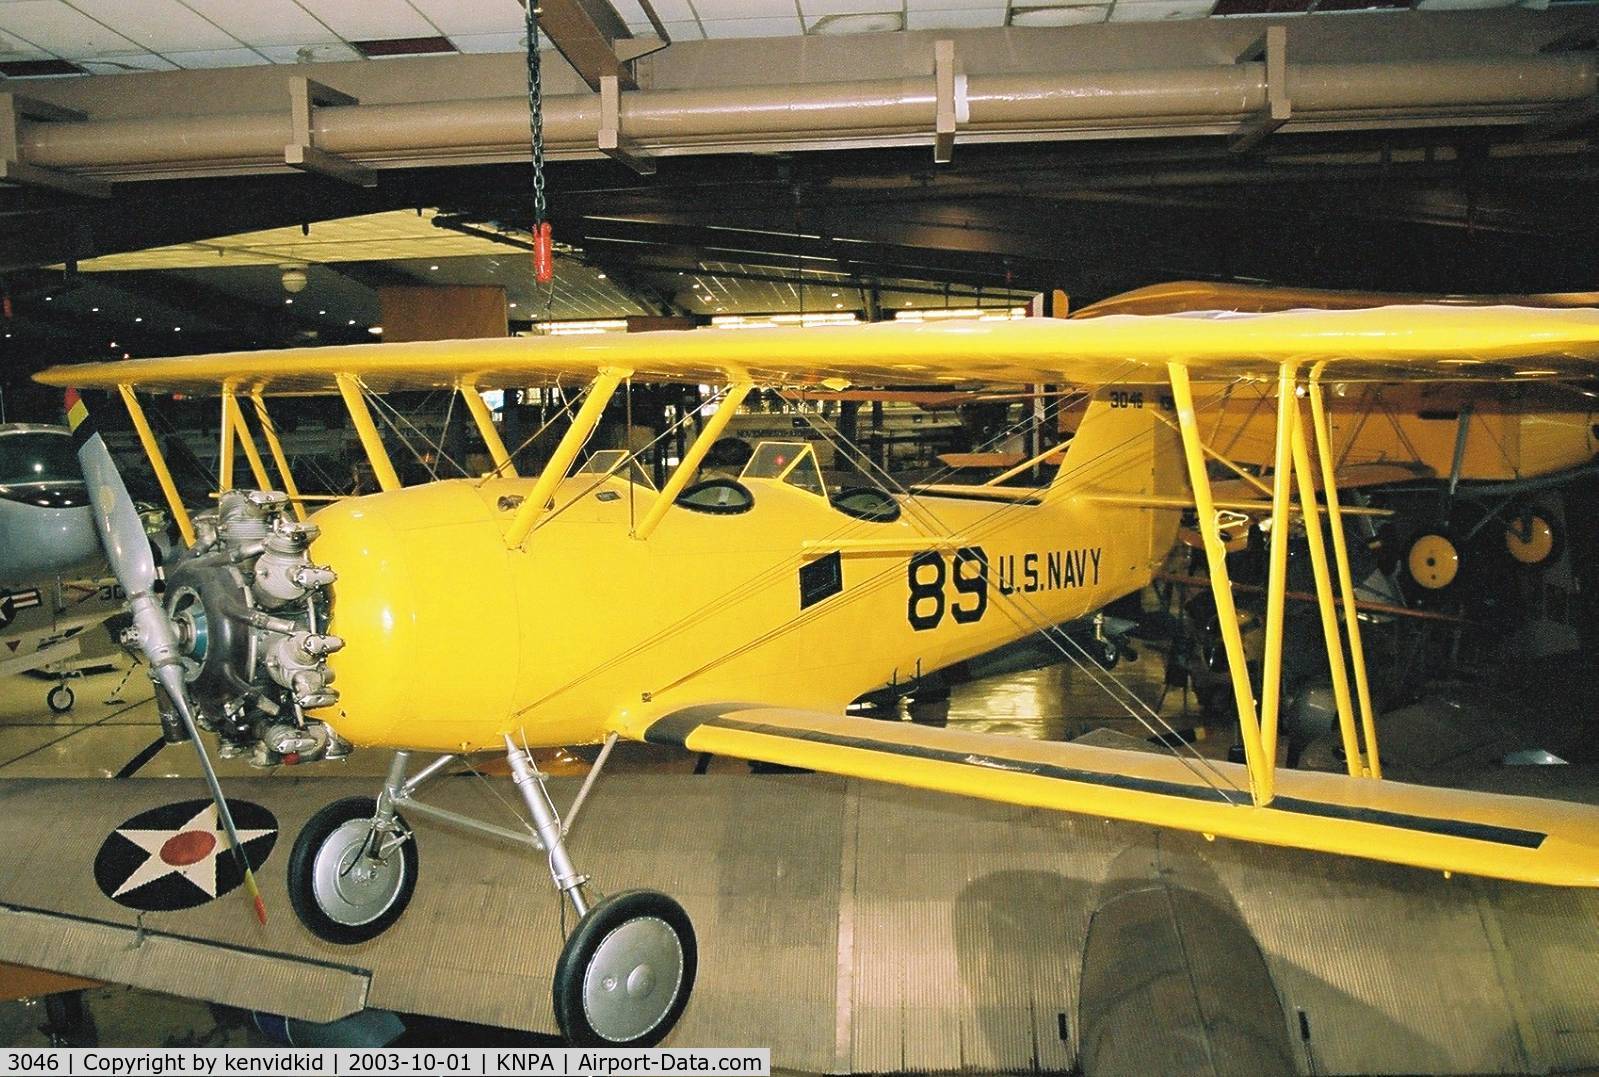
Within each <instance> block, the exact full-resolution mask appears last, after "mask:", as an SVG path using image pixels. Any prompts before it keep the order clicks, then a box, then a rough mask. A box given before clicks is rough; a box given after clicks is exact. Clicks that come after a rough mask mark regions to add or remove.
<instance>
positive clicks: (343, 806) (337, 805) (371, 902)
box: [289, 797, 417, 944]
mask: <svg viewBox="0 0 1599 1077" xmlns="http://www.w3.org/2000/svg"><path fill="white" fill-rule="evenodd" d="M376 812H377V801H375V800H373V799H372V798H371V797H347V798H346V799H344V800H338V801H335V802H333V803H332V804H329V805H328V806H327V807H325V808H323V809H322V810H321V811H319V812H317V813H316V814H315V815H313V816H311V820H310V822H308V823H306V824H305V828H304V829H303V830H301V831H300V836H299V837H298V838H296V839H295V840H294V849H293V851H292V852H290V853H289V902H290V903H291V904H292V905H293V906H294V912H295V914H296V915H297V916H299V918H300V922H301V923H302V924H304V925H305V926H306V927H307V928H308V929H309V930H310V932H311V933H312V934H313V935H316V936H317V937H319V938H323V939H326V940H327V941H328V942H337V943H342V944H349V943H355V942H365V941H366V940H367V939H371V938H376V937H377V936H378V935H381V934H382V933H383V932H384V931H385V930H387V929H388V927H389V925H391V924H393V923H394V921H396V920H398V919H399V918H400V914H401V913H403V912H404V911H405V907H406V906H407V905H409V904H410V903H411V894H412V893H413V892H414V891H415V890H416V875H417V855H416V838H415V837H414V836H412V835H411V832H410V828H409V827H408V826H406V825H405V820H403V819H401V818H400V817H399V816H398V815H396V816H395V817H394V821H395V823H396V824H397V825H398V826H399V828H400V831H401V833H403V834H404V835H405V836H406V840H405V841H404V842H402V843H401V845H400V847H399V849H397V850H395V851H393V852H391V853H390V854H389V855H388V858H387V859H385V860H374V859H373V858H371V857H369V856H367V855H366V848H367V846H368V844H369V843H370V840H371V837H372V817H373V815H374V814H376Z"/></svg>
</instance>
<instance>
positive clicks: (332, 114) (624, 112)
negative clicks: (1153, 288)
mask: <svg viewBox="0 0 1599 1077" xmlns="http://www.w3.org/2000/svg"><path fill="white" fill-rule="evenodd" d="M1595 71H1596V65H1595V61H1594V59H1593V57H1592V56H1591V55H1588V54H1563V55H1549V56H1526V57H1516V58H1509V59H1503V60H1451V61H1438V62H1431V63H1359V64H1298V65H1291V66H1290V67H1289V68H1288V72H1287V87H1288V96H1289V99H1290V100H1291V101H1292V102H1293V109H1294V118H1295V119H1296V120H1304V119H1318V120H1326V119H1336V118H1339V116H1340V114H1349V115H1350V116H1351V117H1352V118H1360V119H1364V120H1368V121H1370V120H1371V119H1372V114H1373V113H1379V112H1383V111H1389V112H1400V113H1412V112H1415V111H1417V110H1422V111H1427V110H1432V111H1437V112H1442V113H1445V114H1448V113H1449V112H1451V111H1452V110H1460V109H1483V108H1494V107H1498V108H1503V109H1506V110H1507V111H1510V112H1513V113H1515V114H1516V115H1517V116H1520V115H1522V114H1524V113H1525V111H1526V110H1527V109H1529V108H1536V107H1538V106H1554V105H1558V104H1560V103H1563V102H1569V101H1575V100H1579V99H1583V98H1586V97H1590V96H1592V95H1593V94H1594V93H1595V91H1596V74H1595ZM1265 79H1266V76H1265V65H1264V64H1259V63H1250V64H1217V65H1210V66H1204V67H1185V68H1175V69H1169V70H1165V71H1140V72H1122V71H1115V72H1090V73H1086V74H1074V75H1070V76H1045V75H1038V76H1015V75H987V76H985V75H972V76H970V78H969V79H968V81H967V89H966V103H967V107H968V108H969V118H968V119H967V120H966V121H965V122H963V124H962V126H961V131H962V132H963V133H980V132H985V131H996V132H997V131H1005V130H1007V129H1013V128H1019V127H1023V126H1025V127H1027V128H1028V129H1029V130H1030V132H1032V133H1035V134H1036V133H1037V132H1038V131H1039V130H1040V129H1045V130H1053V131H1057V132H1062V133H1069V132H1072V131H1091V130H1093V129H1095V128H1097V127H1102V126H1108V125H1111V124H1116V125H1124V126H1152V125H1160V124H1162V123H1165V124H1168V125H1172V126H1174V127H1175V128H1177V129H1178V131H1177V132H1175V133H1180V129H1181V128H1183V127H1214V126H1215V125H1218V124H1225V123H1229V122H1237V121H1239V120H1242V119H1243V118H1245V117H1247V116H1249V115H1252V114H1254V113H1256V112H1258V111H1259V110H1260V109H1261V108H1263V107H1264V106H1265V102H1266V83H1265ZM935 111H936V101H935V86H934V81H933V79H932V78H930V77H929V78H911V79H884V80H876V81H858V82H835V83H814V84H798V85H780V86H743V87H729V88H719V89H707V90H640V91H638V92H635V93H628V94H624V95H623V96H622V103H621V121H622V122H621V127H622V130H623V131H624V132H625V133H626V135H627V137H628V138H629V139H631V140H632V141H633V142H635V143H637V144H639V145H640V146H642V147H643V148H645V149H653V150H657V151H667V150H673V149H687V148H692V147H693V146H695V145H697V144H706V143H710V144H716V145H718V146H726V145H728V144H730V143H732V144H736V143H739V142H770V141H773V140H774V138H775V139H782V138H789V139H795V140H803V139H813V140H819V139H833V140H838V139H861V140H863V141H866V142H870V141H871V140H872V139H883V138H897V139H903V138H904V137H906V136H913V135H917V134H921V133H926V134H928V136H929V138H931V132H932V129H933V124H934V115H935ZM599 126H600V107H599V99H598V98H597V97H594V96H590V95H587V94H584V95H562V96H557V97H551V98H548V99H546V101H545V120H544V133H545V138H546V139H547V140H548V145H549V148H550V149H551V150H552V151H553V152H557V153H559V152H566V153H574V152H575V153H582V152H586V151H591V150H594V148H595V143H596V138H597V133H598V130H599ZM314 127H315V142H316V145H317V147H318V148H320V149H323V150H325V151H327V152H329V153H334V154H338V155H340V156H343V157H348V158H351V159H353V160H356V161H365V162H367V163H381V162H383V161H403V160H406V159H408V158H412V157H430V156H451V155H459V156H468V155H486V154H515V153H518V152H525V149H526V142H527V104H526V101H525V100H524V99H522V98H520V97H505V98H491V99H480V100H459V101H443V102H430V103H421V104H389V105H355V106H346V107H331V108H322V109H318V110H317V111H316V113H315V115H314ZM290 138H291V130H290V122H289V116H288V111H287V109H285V110H284V112H282V113H281V114H280V113H262V112H251V113H239V114H231V115H222V116H186V117H169V118H163V119H149V120H107V121H86V122H82V123H37V124H33V123H30V124H27V125H25V127H24V133H23V138H22V141H23V145H24V147H25V150H24V159H25V160H26V161H28V163H30V164H33V165H40V166H44V167H47V168H58V169H66V170H69V171H77V170H84V171H91V172H107V173H116V172H122V171H139V170H141V168H143V167H147V166H151V165H176V166H184V165H187V166H199V165H202V164H203V165H205V166H209V167H219V168H241V167H242V168H249V167H252V166H265V167H278V166H281V162H282V160H283V147H284V146H285V145H286V144H287V143H288V141H289V140H290Z"/></svg>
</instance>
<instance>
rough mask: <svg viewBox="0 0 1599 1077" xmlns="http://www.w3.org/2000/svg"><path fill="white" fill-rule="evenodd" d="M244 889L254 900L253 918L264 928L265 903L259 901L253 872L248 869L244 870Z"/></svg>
mask: <svg viewBox="0 0 1599 1077" xmlns="http://www.w3.org/2000/svg"><path fill="white" fill-rule="evenodd" d="M244 888H245V890H247V891H249V894H250V896H251V897H252V898H254V899H255V918H256V919H257V920H259V921H261V926H262V927H265V926H266V922H267V921H266V902H264V901H262V900H261V888H260V887H258V886H256V885H255V872H253V871H251V870H250V869H249V868H245V869H244Z"/></svg>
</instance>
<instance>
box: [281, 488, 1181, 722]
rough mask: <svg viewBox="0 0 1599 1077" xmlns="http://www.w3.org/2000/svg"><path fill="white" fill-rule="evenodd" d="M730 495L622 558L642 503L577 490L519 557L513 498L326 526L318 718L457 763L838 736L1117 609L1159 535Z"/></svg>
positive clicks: (467, 499)
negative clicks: (806, 734)
mask: <svg viewBox="0 0 1599 1077" xmlns="http://www.w3.org/2000/svg"><path fill="white" fill-rule="evenodd" d="M1146 474H1147V468H1146ZM745 485H746V486H747V488H748V489H749V490H750V492H751V493H752V495H753V504H752V505H751V506H750V507H749V508H748V510H747V511H744V512H740V513H737V514H732V515H711V514H705V513H701V512H696V511H693V510H691V509H688V508H685V507H683V506H681V505H674V506H673V507H672V508H671V509H670V510H668V511H667V513H666V515H665V517H664V519H663V520H662V522H661V523H660V525H659V527H658V528H657V529H656V530H655V531H654V532H653V534H651V535H649V537H648V538H645V539H640V538H635V537H633V534H632V531H633V525H634V523H636V521H638V520H639V519H640V518H642V517H643V515H644V514H645V513H646V512H647V511H648V509H649V506H650V504H651V503H652V502H653V500H654V498H655V497H656V496H657V495H656V494H655V493H654V492H653V491H651V490H649V489H647V488H643V487H640V486H634V485H632V484H630V483H628V482H627V481H625V480H624V479H622V478H619V477H613V478H610V479H604V480H597V477H596V476H593V475H577V476H573V477H570V478H568V479H566V480H565V481H564V482H563V483H562V484H561V486H560V487H559V488H558V490H557V492H556V494H555V497H554V498H553V502H552V504H553V505H554V509H553V510H550V511H547V512H546V513H545V514H544V518H543V520H542V521H541V523H540V524H539V525H538V526H537V527H536V529H535V530H534V531H533V533H532V535H531V536H530V537H529V539H528V541H527V542H526V544H525V546H524V548H522V549H519V550H513V549H508V548H507V546H506V542H505V539H504V534H505V531H506V529H507V526H508V524H509V522H510V519H511V516H512V515H513V511H514V507H515V502H516V501H517V499H519V498H520V496H521V495H523V494H525V493H526V492H527V491H528V490H529V488H530V487H531V486H532V480H528V479H504V480H491V481H469V480H459V481H450V482H439V483H433V484H429V485H427V486H421V487H415V488H411V489H405V490H397V491H393V492H390V493H384V494H377V495H372V496H368V497H362V498H356V499H351V500H349V501H346V502H342V503H339V504H336V505H333V506H330V507H328V508H326V509H324V510H322V511H321V512H320V513H318V514H317V516H316V518H315V519H316V522H317V523H318V524H319V525H320V527H321V528H322V536H321V538H319V539H318V541H317V542H316V544H315V546H314V547H313V549H312V554H313V556H314V557H315V559H316V560H317V561H318V562H320V563H322V564H327V565H329V566H331V567H332V568H333V569H334V570H335V571H336V572H337V573H338V581H337V583H336V584H335V586H334V607H333V615H332V624H331V631H333V632H334V633H336V634H337V635H339V636H341V637H342V638H343V639H344V641H345V647H344V649H343V650H342V651H340V652H339V653H338V654H337V655H335V656H333V658H332V661H331V664H332V667H333V669H334V671H335V673H336V675H337V680H336V685H335V686H336V687H337V689H338V690H339V692H340V697H341V698H340V700H339V702H338V704H337V705H336V706H334V707H332V708H327V709H325V710H323V711H320V712H318V715H317V716H318V717H320V718H322V719H324V720H326V721H327V722H329V723H330V724H331V725H333V726H334V727H335V728H336V729H337V730H338V731H339V732H340V734H342V735H343V736H345V737H346V738H348V739H350V740H352V741H354V742H355V743H357V744H364V745H384V746H397V747H408V748H417V749H432V750H440V751H455V750H461V749H474V748H481V747H493V746H496V745H498V744H500V743H501V738H502V736H503V734H505V733H506V732H511V733H513V734H514V735H517V736H519V737H520V736H522V735H525V736H526V738H527V739H528V741H529V742H530V743H533V744H574V743H585V742H592V741H595V740H598V739H600V738H602V737H603V736H604V735H605V732H606V731H607V729H609V728H614V727H615V726H616V725H617V724H625V723H630V722H632V721H634V720H638V721H643V720H647V719H648V718H650V717H653V716H655V715H658V714H660V713H662V712H663V711H668V710H676V709H679V708H682V707H685V706H692V705H694V704H696V703H703V702H712V701H730V700H739V701H760V702H764V703H769V704H776V705H785V706H793V707H805V708H812V709H821V710H830V711H834V712H838V711H841V710H842V708H844V707H845V706H846V705H847V704H848V703H849V702H850V701H851V700H853V699H855V698H856V697H858V696H860V695H861V694H862V693H864V692H867V691H869V690H871V689H874V688H877V687H880V686H883V685H886V684H890V683H892V682H895V681H905V680H908V679H911V678H914V677H916V676H917V675H918V674H919V673H922V674H925V673H928V672H932V671H933V670H936V669H939V668H941V667H943V666H947V665H950V664H952V663H955V662H959V661H962V660H964V659H967V658H971V657H974V656H976V655H979V654H983V653H985V652H987V651H990V650H992V649H994V648H995V647H998V646H1000V645H1002V644H1005V643H1007V642H1010V641H1012V640H1015V639H1018V638H1021V637H1024V636H1027V635H1029V634H1031V633H1033V632H1036V631H1038V630H1039V629H1041V628H1043V627H1045V626H1047V625H1052V624H1057V623H1060V622H1063V621H1067V620H1071V619H1073V618H1076V617H1080V616H1082V615H1084V614H1086V613H1088V612H1091V611H1093V610H1095V609H1098V608H1099V607H1101V606H1103V605H1105V604H1106V603H1107V602H1110V601H1112V600H1114V599H1116V598H1118V597H1120V596H1122V595H1125V594H1128V593H1130V592H1132V591H1135V590H1137V589H1138V588H1140V587H1142V586H1144V585H1145V584H1146V583H1147V582H1148V581H1149V579H1150V578H1151V575H1152V573H1153V571H1154V569H1155V566H1156V562H1157V561H1158V560H1159V559H1160V558H1161V557H1162V556H1163V555H1164V553H1165V551H1166V550H1167V548H1168V547H1169V546H1170V543H1171V537H1172V533H1173V532H1174V530H1175V524H1176V521H1175V518H1174V514H1172V513H1162V512H1150V511H1147V510H1144V509H1138V508H1126V507H1109V506H1106V505H1103V504H1094V503H1091V502H1090V501H1088V500H1086V499H1083V498H1079V497H1076V496H1073V494H1072V493H1071V491H1069V490H1065V489H1063V488H1061V487H1059V486H1057V487H1054V488H1050V489H1046V490H1041V491H1038V492H1037V496H1034V497H1026V498H1024V499H1021V500H1017V499H1016V495H1015V494H1014V493H1012V494H1005V493H1003V492H999V493H994V494H991V495H987V496H985V495H982V494H980V493H974V492H970V491H967V492H962V493H960V494H955V493H942V494H941V493H937V492H930V493H925V494H918V495H917V496H916V497H915V498H914V499H911V500H910V502H909V503H906V499H905V498H904V497H903V496H901V497H899V498H897V500H898V501H899V502H900V505H899V508H900V510H901V511H900V512H899V518H898V519H897V520H894V521H892V522H880V521H873V520H862V519H857V518H854V517H852V516H850V515H847V514H845V513H844V512H842V511H840V510H839V509H838V508H836V507H835V506H834V505H832V504H831V503H830V502H829V500H828V499H827V498H826V497H824V496H821V495H819V494H816V493H812V492H809V491H806V490H803V489H799V488H797V487H795V486H793V485H790V484H788V483H785V482H782V481H780V480H775V479H748V480H746V482H745Z"/></svg>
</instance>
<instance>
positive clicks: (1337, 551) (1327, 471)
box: [1310, 363, 1382, 778]
mask: <svg viewBox="0 0 1599 1077" xmlns="http://www.w3.org/2000/svg"><path fill="white" fill-rule="evenodd" d="M1324 365H1325V364H1323V363H1317V364H1316V365H1315V366H1313V367H1311V368H1310V419H1311V425H1312V426H1313V427H1314V429H1315V432H1316V456H1317V457H1318V458H1319V459H1320V460H1321V486H1322V489H1323V490H1324V491H1325V492H1326V497H1327V522H1328V524H1330V525H1331V527H1332V541H1333V558H1334V560H1335V562H1336V563H1337V565H1338V591H1339V594H1340V595H1341V596H1342V597H1343V601H1344V623H1345V626H1346V628H1347V629H1348V631H1349V657H1350V661H1351V665H1353V667H1354V670H1355V695H1356V696H1357V697H1358V698H1359V700H1360V727H1361V732H1362V733H1364V734H1365V738H1366V766H1367V768H1368V769H1369V771H1370V776H1371V777H1373V778H1381V777H1382V759H1381V757H1380V755H1379V753H1378V751H1377V721H1376V716H1375V715H1374V714H1373V713H1372V709H1371V686H1370V684H1369V683H1368V682H1367V679H1366V652H1365V648H1364V647H1362V646H1361V642H1360V612H1359V610H1358V609H1357V608H1356V607H1355V583H1354V574H1353V573H1352V572H1351V571H1350V568H1349V545H1348V543H1347V542H1346V541H1345V539H1344V517H1343V509H1342V508H1341V507H1340V506H1339V504H1338V481H1337V480H1338V476H1337V461H1335V460H1334V459H1333V447H1332V427H1331V425H1330V424H1329V423H1328V421H1327V403H1326V401H1325V400H1324V399H1323V398H1322V394H1321V371H1322V367H1323V366H1324Z"/></svg>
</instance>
